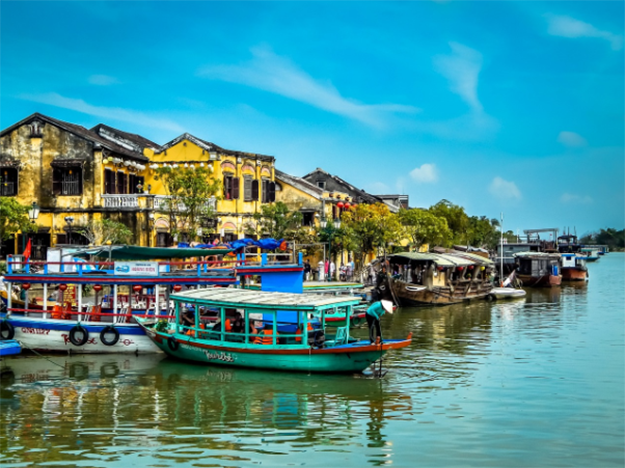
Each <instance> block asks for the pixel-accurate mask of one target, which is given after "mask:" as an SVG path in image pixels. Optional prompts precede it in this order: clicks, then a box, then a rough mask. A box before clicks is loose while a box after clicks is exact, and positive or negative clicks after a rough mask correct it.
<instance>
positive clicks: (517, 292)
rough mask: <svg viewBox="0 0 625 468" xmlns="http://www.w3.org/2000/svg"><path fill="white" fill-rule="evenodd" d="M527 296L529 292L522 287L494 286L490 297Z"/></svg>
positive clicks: (515, 297) (519, 297)
mask: <svg viewBox="0 0 625 468" xmlns="http://www.w3.org/2000/svg"><path fill="white" fill-rule="evenodd" d="M525 296H527V293H526V292H525V291H523V290H522V289H517V288H512V287H501V288H493V289H491V291H490V294H489V296H488V298H490V299H497V300H502V299H521V298H523V297H525Z"/></svg>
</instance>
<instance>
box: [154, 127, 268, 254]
mask: <svg viewBox="0 0 625 468" xmlns="http://www.w3.org/2000/svg"><path fill="white" fill-rule="evenodd" d="M145 155H146V156H147V157H148V158H149V159H150V161H151V162H150V164H149V165H148V169H147V171H146V181H145V182H146V184H147V186H148V187H150V194H154V195H155V198H154V209H155V212H156V216H155V222H154V226H155V230H156V245H159V246H160V245H163V246H164V245H167V243H168V237H167V236H168V233H169V232H170V226H169V223H170V220H169V217H168V216H167V214H166V213H165V212H164V210H161V209H160V208H161V207H162V206H163V200H164V199H165V198H166V196H167V193H166V189H165V187H163V184H162V181H161V180H160V179H159V178H158V174H157V168H159V167H163V166H169V167H171V168H172V170H174V171H175V170H183V169H190V168H195V167H208V168H210V169H211V170H212V174H213V177H214V178H215V179H217V180H219V181H221V183H222V189H223V190H222V193H220V194H218V196H217V197H216V198H215V199H214V200H212V201H211V202H212V204H213V205H214V209H215V218H214V219H212V220H206V224H205V226H204V235H203V238H204V240H205V241H206V242H212V241H213V240H215V239H217V238H219V239H220V240H222V241H223V242H230V241H232V240H235V239H240V238H242V237H244V233H245V227H246V225H247V224H248V223H251V224H253V219H252V216H253V214H254V213H256V212H258V211H260V206H261V205H262V204H263V203H271V202H273V201H275V182H274V170H275V168H274V165H275V158H274V157H273V156H265V155H261V154H254V153H243V152H240V151H232V150H227V149H224V148H221V147H219V146H217V145H215V144H214V143H210V142H208V141H204V140H201V139H199V138H197V137H195V136H193V135H190V134H188V133H185V134H183V135H180V136H179V137H178V138H175V139H174V140H172V141H170V142H169V143H167V144H165V145H163V146H161V147H159V148H157V149H149V148H148V149H146V151H145Z"/></svg>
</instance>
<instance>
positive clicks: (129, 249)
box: [72, 245, 232, 260]
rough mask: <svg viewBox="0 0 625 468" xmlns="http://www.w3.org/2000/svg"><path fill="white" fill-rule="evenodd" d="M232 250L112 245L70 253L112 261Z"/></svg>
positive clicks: (229, 250) (223, 252)
mask: <svg viewBox="0 0 625 468" xmlns="http://www.w3.org/2000/svg"><path fill="white" fill-rule="evenodd" d="M230 252H232V249H223V248H222V249H193V248H188V249H178V248H171V247H138V246H135V245H112V246H110V247H108V246H102V247H95V248H93V249H87V250H83V251H82V252H75V253H72V256H73V257H89V256H93V257H100V258H111V259H113V260H156V259H171V258H191V257H206V256H208V255H225V254H227V253H230Z"/></svg>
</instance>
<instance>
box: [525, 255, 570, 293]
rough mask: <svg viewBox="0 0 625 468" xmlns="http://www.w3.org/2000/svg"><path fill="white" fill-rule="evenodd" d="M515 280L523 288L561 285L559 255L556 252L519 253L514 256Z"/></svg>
mask: <svg viewBox="0 0 625 468" xmlns="http://www.w3.org/2000/svg"><path fill="white" fill-rule="evenodd" d="M514 257H515V260H516V263H517V278H518V279H519V280H520V281H521V282H522V284H523V287H547V288H550V287H553V286H559V285H560V284H561V283H562V274H561V270H562V265H561V258H562V257H561V255H560V254H559V253H557V252H519V253H516V254H514Z"/></svg>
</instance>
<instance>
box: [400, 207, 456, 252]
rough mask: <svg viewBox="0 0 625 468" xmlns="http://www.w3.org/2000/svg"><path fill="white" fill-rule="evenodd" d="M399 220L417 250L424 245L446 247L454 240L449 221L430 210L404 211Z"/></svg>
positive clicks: (401, 212)
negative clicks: (448, 224)
mask: <svg viewBox="0 0 625 468" xmlns="http://www.w3.org/2000/svg"><path fill="white" fill-rule="evenodd" d="M399 219H400V222H401V224H402V226H403V229H404V233H405V235H406V237H408V238H409V239H410V242H411V245H412V246H413V247H414V248H415V249H416V250H418V249H419V247H421V246H422V245H424V244H430V245H446V244H447V242H449V240H450V239H451V238H452V232H451V231H450V229H449V227H448V226H447V220H446V219H445V218H443V217H440V216H436V215H435V214H433V213H431V212H429V211H428V210H423V209H420V208H411V209H408V210H404V209H402V210H400V212H399Z"/></svg>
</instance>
